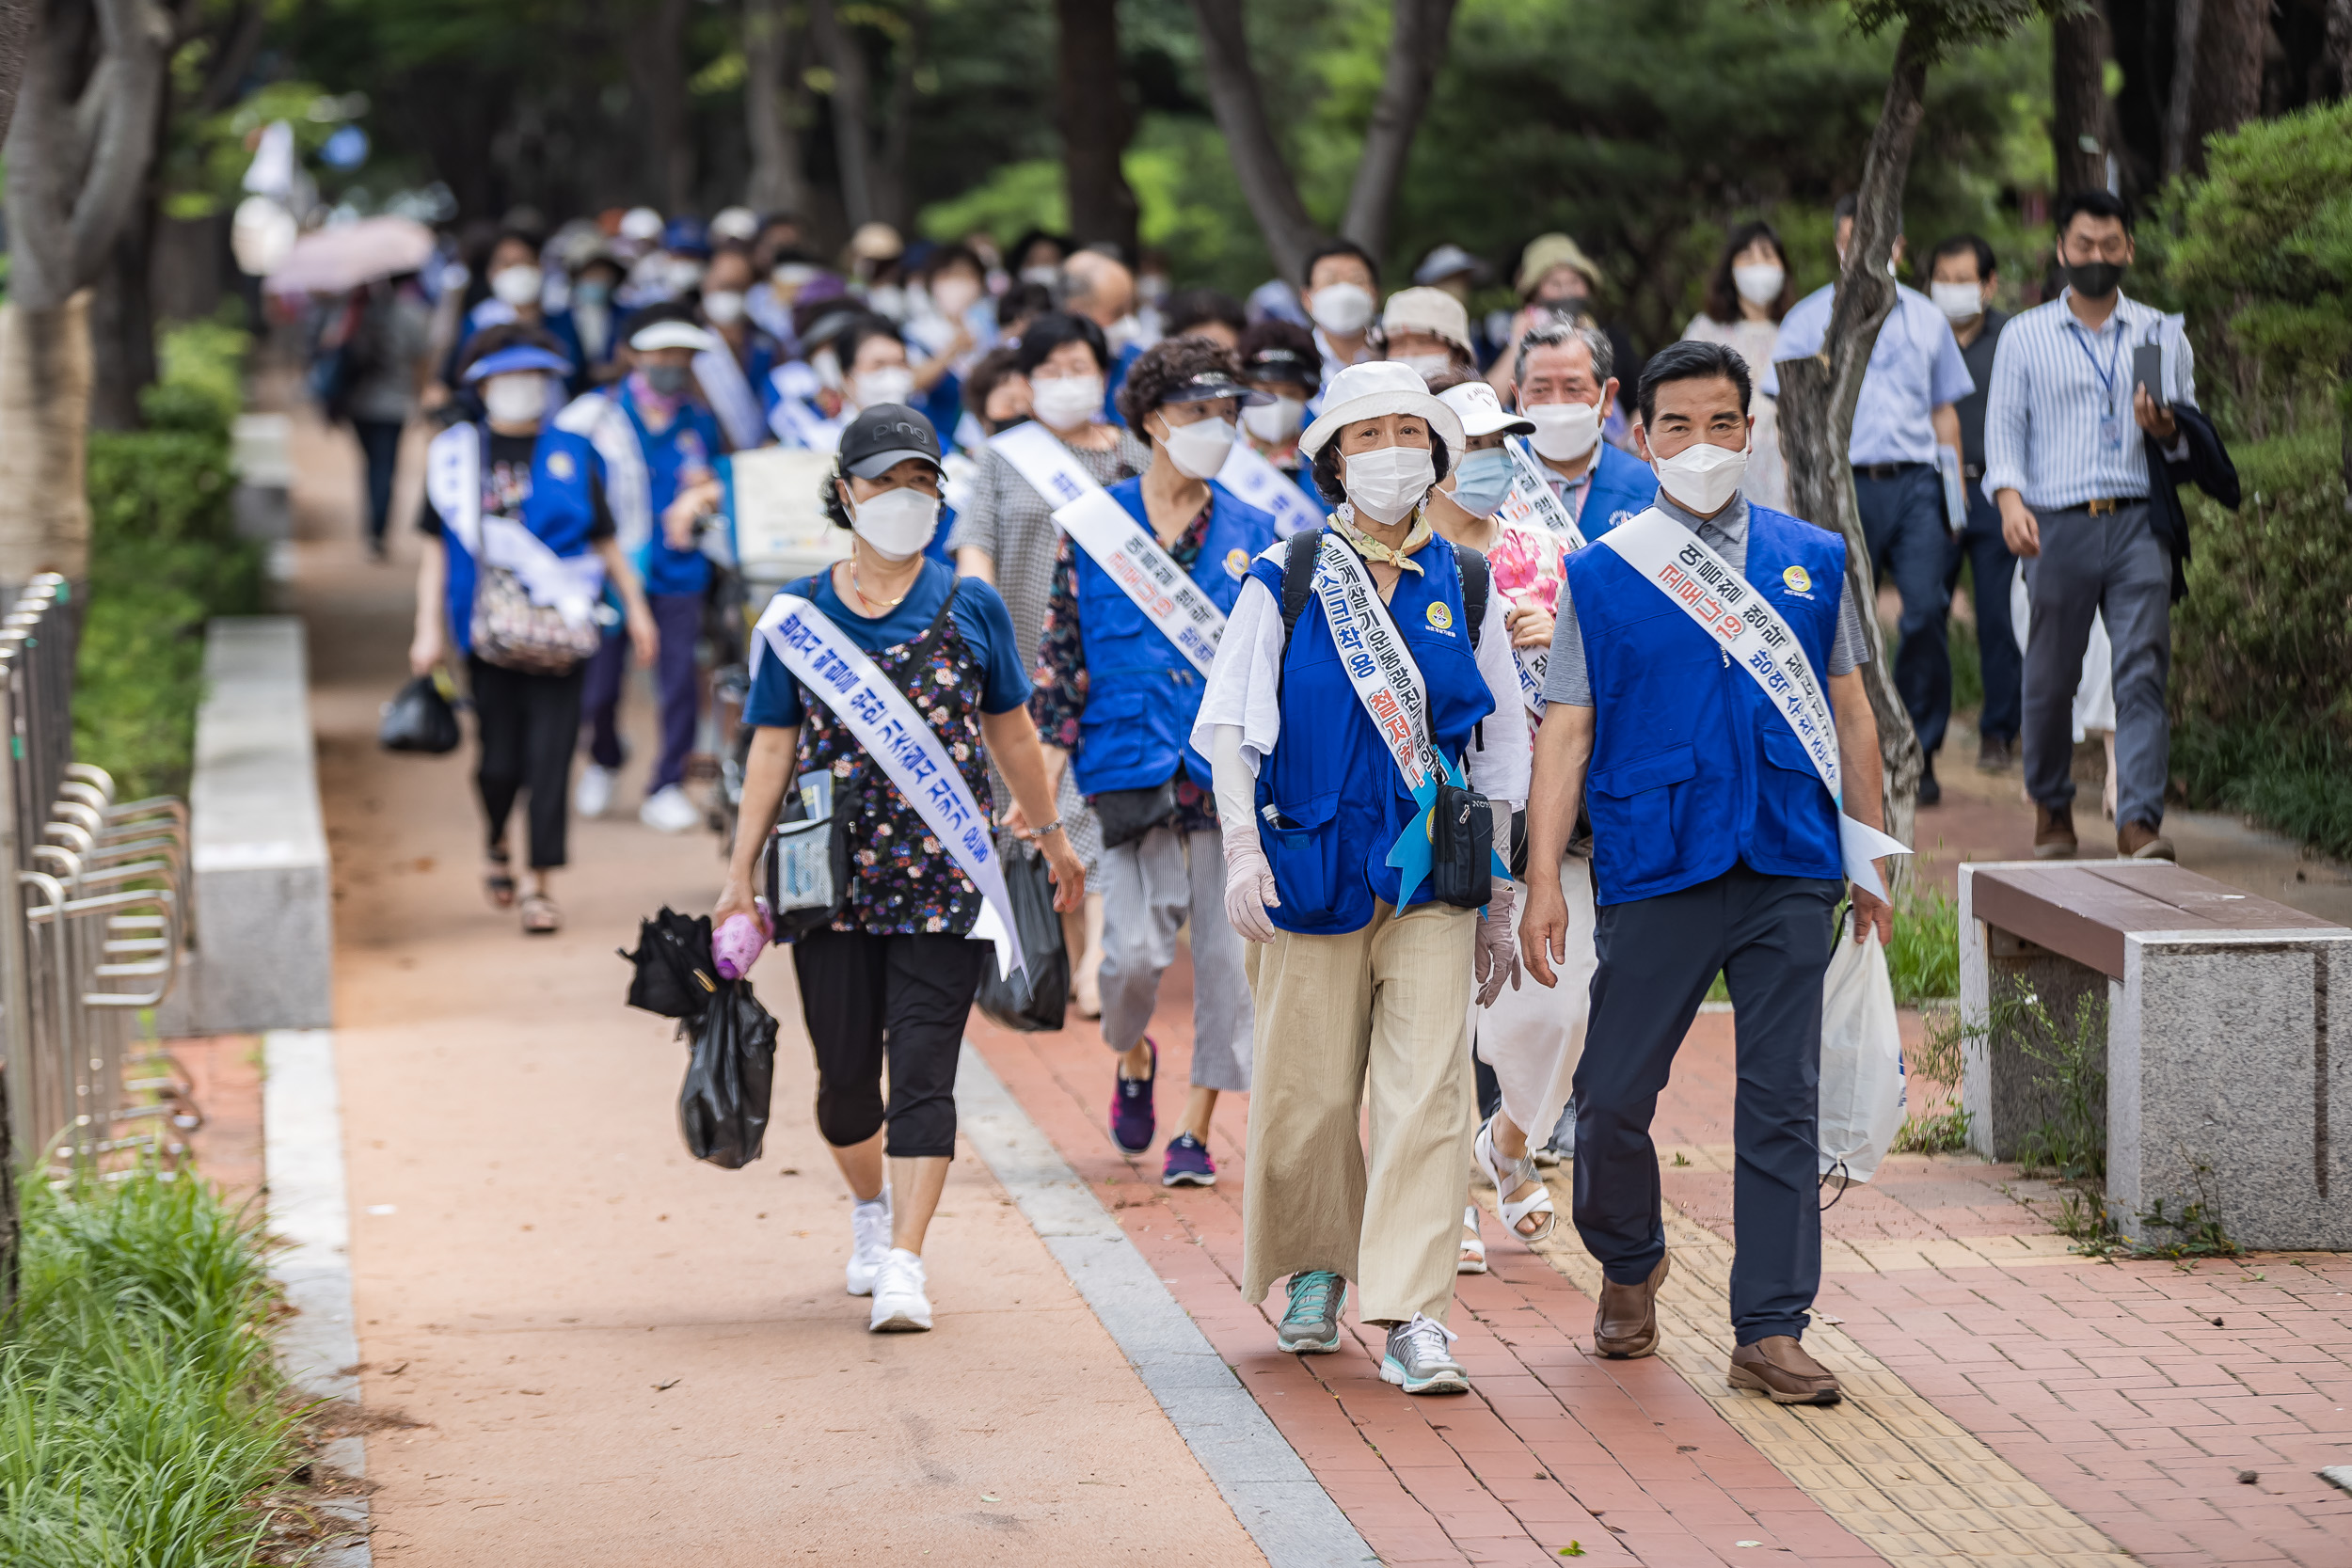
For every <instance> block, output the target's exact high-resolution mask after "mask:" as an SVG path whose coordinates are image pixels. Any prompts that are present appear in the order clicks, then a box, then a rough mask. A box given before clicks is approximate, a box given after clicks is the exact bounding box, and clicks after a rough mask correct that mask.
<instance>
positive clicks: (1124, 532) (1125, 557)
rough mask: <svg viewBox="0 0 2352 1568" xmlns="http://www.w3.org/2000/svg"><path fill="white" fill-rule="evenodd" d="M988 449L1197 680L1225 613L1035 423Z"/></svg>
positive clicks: (1213, 659)
mask: <svg viewBox="0 0 2352 1568" xmlns="http://www.w3.org/2000/svg"><path fill="white" fill-rule="evenodd" d="M989 445H990V446H991V447H993V448H994V449H995V450H996V451H1000V452H1002V453H1003V454H1004V456H1005V460H1006V461H1007V462H1009V463H1010V464H1011V465H1012V466H1013V467H1015V468H1017V469H1019V470H1020V473H1021V477H1022V478H1023V479H1025V480H1027V481H1028V482H1029V483H1030V485H1031V486H1032V487H1033V488H1034V489H1035V490H1036V491H1037V493H1038V494H1039V495H1041V496H1042V497H1044V498H1045V502H1046V504H1047V505H1048V506H1051V507H1052V508H1053V509H1054V522H1055V523H1056V525H1057V526H1058V527H1059V528H1060V529H1061V531H1063V532H1064V533H1067V534H1068V535H1070V537H1071V538H1072V539H1073V540H1075V541H1076V542H1077V545H1078V547H1079V548H1080V549H1082V550H1084V551H1086V552H1087V554H1088V555H1089V556H1091V557H1092V558H1093V560H1094V563H1095V564H1096V565H1097V566H1100V567H1102V568H1103V570H1104V571H1105V572H1107V573H1109V574H1110V578H1111V580H1112V581H1113V582H1115V583H1117V584H1119V587H1120V592H1121V593H1123V594H1126V595H1127V597H1129V598H1130V599H1133V600H1134V601H1135V605H1136V609H1137V610H1142V611H1143V613H1144V617H1145V618H1146V619H1147V620H1149V621H1150V622H1151V623H1152V625H1153V626H1156V627H1158V628H1159V631H1160V635H1162V636H1163V637H1166V638H1167V639H1168V641H1170V642H1173V643H1174V644H1176V651H1177V652H1178V653H1180V654H1183V655H1184V657H1185V659H1186V660H1187V661H1188V662H1189V663H1190V664H1191V665H1192V667H1193V668H1194V669H1196V670H1198V671H1200V673H1201V674H1202V675H1204V676H1205V675H1206V674H1207V673H1209V666H1210V665H1211V664H1214V663H1215V662H1216V641H1217V639H1218V638H1219V637H1221V636H1223V635H1224V632H1225V612H1224V611H1223V610H1219V609H1217V607H1216V601H1215V600H1213V599H1211V598H1210V597H1209V596H1208V594H1204V593H1202V592H1201V591H1200V584H1199V583H1197V582H1195V581H1193V580H1192V577H1191V575H1190V574H1189V573H1187V572H1185V571H1184V568H1183V567H1181V566H1179V565H1177V564H1176V562H1174V561H1172V560H1170V559H1169V558H1168V551H1166V550H1165V549H1162V548H1161V547H1160V542H1159V541H1158V540H1157V539H1154V538H1152V533H1151V531H1150V530H1148V529H1146V528H1145V527H1144V526H1143V525H1142V524H1140V523H1138V522H1136V520H1135V518H1133V517H1132V516H1130V515H1128V514H1127V509H1126V508H1125V507H1123V506H1121V505H1120V504H1119V503H1118V502H1117V501H1115V500H1113V499H1111V494H1110V492H1109V491H1107V490H1105V489H1104V488H1103V487H1102V486H1101V485H1100V484H1097V483H1095V482H1094V476H1093V475H1091V474H1089V473H1088V472H1087V471H1086V470H1085V469H1084V468H1081V467H1078V465H1077V464H1076V463H1075V462H1074V461H1073V459H1072V458H1071V455H1070V449H1069V448H1068V447H1065V446H1063V445H1062V444H1061V443H1060V442H1059V441H1057V440H1056V439H1055V438H1054V436H1053V433H1052V432H1051V431H1049V430H1047V429H1046V428H1045V427H1044V426H1043V425H1041V424H1022V425H1015V426H1013V427H1012V428H1011V429H1010V430H1008V431H1006V432H1005V433H1004V434H1002V435H1001V436H995V437H994V438H993V439H992V440H991V441H990V442H989Z"/></svg>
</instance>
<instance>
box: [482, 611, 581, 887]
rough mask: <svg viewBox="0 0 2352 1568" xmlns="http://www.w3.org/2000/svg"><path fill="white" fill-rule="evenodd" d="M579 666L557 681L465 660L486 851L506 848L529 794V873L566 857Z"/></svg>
mask: <svg viewBox="0 0 2352 1568" xmlns="http://www.w3.org/2000/svg"><path fill="white" fill-rule="evenodd" d="M586 669H587V667H586V666H585V665H580V664H576V665H574V666H572V668H570V669H569V670H566V671H564V673H562V674H560V675H540V674H533V673H531V672H530V671H527V670H508V669H505V668H503V667H501V666H500V665H496V664H492V663H490V662H488V661H487V660H485V659H483V658H481V657H476V656H470V655H469V656H468V658H467V663H466V685H467V688H468V689H469V690H470V691H471V692H472V693H473V714H474V729H475V732H476V734H477V736H478V738H479V739H480V740H481V743H482V760H481V762H480V764H479V765H478V766H477V767H476V768H475V769H474V785H475V787H476V788H477V789H479V790H480V791H481V792H482V815H483V817H484V825H485V828H486V830H487V832H488V834H489V847H491V848H492V849H494V850H497V849H503V848H504V847H505V846H506V821H507V818H508V817H509V816H513V815H514V811H515V797H516V795H517V794H528V795H529V796H530V797H531V801H530V805H529V808H528V815H529V820H530V824H531V846H530V847H531V869H532V870H533V871H549V870H552V869H554V868H555V867H556V866H559V865H562V864H563V863H564V858H565V854H564V851H565V848H566V846H565V844H564V832H565V828H566V826H567V824H568V820H569V813H570V811H571V783H572V751H573V748H575V747H576V746H578V745H579V744H580V685H581V682H582V681H583V680H584V679H585V678H586V677H585V672H586Z"/></svg>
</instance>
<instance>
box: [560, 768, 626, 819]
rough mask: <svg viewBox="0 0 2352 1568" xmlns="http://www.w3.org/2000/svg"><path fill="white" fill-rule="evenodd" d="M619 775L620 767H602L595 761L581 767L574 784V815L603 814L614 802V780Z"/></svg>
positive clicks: (595, 815)
mask: <svg viewBox="0 0 2352 1568" xmlns="http://www.w3.org/2000/svg"><path fill="white" fill-rule="evenodd" d="M619 776H620V770H619V769H618V768H600V767H598V766H597V765H596V764H595V763H593V762H592V763H590V764H589V765H588V766H587V767H585V768H581V769H580V777H579V778H578V779H577V780H575V781H574V782H573V784H572V815H573V816H581V817H591V818H593V817H598V816H603V815H604V814H605V810H606V808H607V807H609V806H611V805H612V781H613V780H614V779H616V778H618V777H619Z"/></svg>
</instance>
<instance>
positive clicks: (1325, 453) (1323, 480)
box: [1309, 430, 1453, 506]
mask: <svg viewBox="0 0 2352 1568" xmlns="http://www.w3.org/2000/svg"><path fill="white" fill-rule="evenodd" d="M1429 464H1430V467H1433V468H1435V469H1436V470H1437V479H1436V480H1435V481H1432V483H1439V482H1442V481H1443V480H1444V479H1445V476H1446V470H1447V469H1448V468H1450V467H1453V463H1452V461H1451V460H1450V459H1449V458H1448V457H1447V455H1446V450H1445V437H1444V436H1440V435H1438V433H1437V432H1436V431H1434V430H1433V431H1431V432H1430V433H1429ZM1309 471H1310V472H1311V474H1312V475H1313V477H1314V482H1315V488H1316V489H1317V490H1319V491H1321V492H1322V493H1323V499H1325V500H1327V501H1329V502H1330V503H1331V504H1332V505H1333V506H1337V505H1339V504H1340V502H1342V501H1343V500H1345V499H1347V486H1346V485H1345V484H1343V483H1341V482H1340V438H1339V436H1338V435H1337V434H1336V433H1334V434H1333V436H1332V437H1331V438H1330V439H1329V440H1328V441H1326V442H1324V443H1323V450H1322V451H1318V452H1316V453H1315V464H1314V467H1313V468H1311V470H1309Z"/></svg>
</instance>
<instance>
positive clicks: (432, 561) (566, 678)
mask: <svg viewBox="0 0 2352 1568" xmlns="http://www.w3.org/2000/svg"><path fill="white" fill-rule="evenodd" d="M462 364H463V369H462V370H461V372H459V384H460V385H461V386H464V387H467V388H472V389H473V390H475V391H477V392H478V393H479V394H480V397H481V401H482V404H483V405H484V406H485V408H486V409H487V410H488V417H487V418H486V419H485V420H483V421H482V422H481V423H478V424H475V423H465V424H456V425H452V426H451V427H450V428H449V429H447V430H444V431H442V432H441V434H440V435H439V436H437V437H435V439H434V443H433V453H432V456H431V458H430V459H428V463H427V467H428V470H429V475H428V479H427V483H426V493H425V504H424V509H423V513H422V515H421V517H420V518H419V526H420V527H421V530H422V531H423V532H424V533H425V535H426V540H425V548H424V554H423V557H422V560H421V563H420V565H419V567H418V570H417V625H416V636H415V639H414V641H411V642H410V644H409V647H408V664H409V668H410V669H411V670H413V671H414V672H415V673H418V674H420V675H421V674H426V673H430V672H431V671H432V669H433V668H434V666H435V665H437V664H438V663H440V662H441V660H442V658H443V657H444V656H445V654H446V653H447V651H448V648H449V646H450V644H451V643H452V642H454V643H455V645H456V647H457V651H458V652H459V653H461V654H463V655H465V656H466V671H467V682H466V684H467V687H468V689H469V690H470V691H471V693H472V696H473V710H474V724H475V730H476V735H477V739H478V740H479V741H480V743H481V748H482V760H481V763H480V765H479V766H478V768H476V770H475V774H474V782H475V784H476V786H477V787H478V788H479V789H480V791H481V795H482V813H483V816H484V818H485V823H486V827H487V833H486V844H487V848H486V850H485V857H486V860H487V869H486V870H485V875H484V879H483V883H484V887H485V891H486V892H487V893H488V894H489V895H490V902H491V903H492V904H494V905H496V906H497V907H498V908H500V909H505V908H508V907H510V906H512V905H513V904H514V903H515V902H516V885H515V876H514V871H513V863H512V861H511V859H510V857H509V854H508V851H507V847H506V821H507V817H508V816H510V815H511V814H512V812H513V811H514V808H515V798H516V795H517V794H523V793H527V794H528V795H529V796H530V798H531V800H530V806H529V820H530V833H531V844H530V850H531V868H530V872H529V874H528V876H526V877H525V878H524V879H523V888H522V925H523V929H524V930H525V931H526V932H528V933H530V934H532V935H533V936H547V935H551V934H553V933H554V932H555V931H556V930H558V929H560V928H561V927H562V925H563V916H562V915H561V913H560V912H559V911H557V909H556V907H555V901H554V899H553V898H552V897H551V896H550V895H549V894H548V874H549V873H550V872H552V871H553V870H554V869H555V868H556V867H557V866H560V865H562V864H564V858H565V857H564V830H565V827H566V823H565V820H564V805H565V801H564V796H565V793H566V791H567V789H568V787H569V784H570V777H569V776H570V773H571V763H572V748H573V746H574V744H575V743H576V741H577V738H578V736H579V735H580V683H581V677H582V672H583V669H584V662H583V663H582V664H574V665H572V666H571V667H570V668H568V669H564V670H556V671H550V670H548V669H546V668H544V667H537V668H517V667H514V661H512V660H509V661H508V662H499V661H498V660H499V657H500V656H499V655H498V654H497V652H496V650H495V649H490V648H478V647H477V646H476V645H475V638H474V619H475V608H476V604H475V589H476V587H477V585H478V583H479V581H480V579H481V574H482V562H481V561H480V560H479V559H478V558H479V556H480V555H481V554H482V553H483V539H484V537H485V524H493V525H494V524H495V523H496V522H498V521H501V520H502V521H505V522H509V523H520V524H521V525H522V527H523V528H524V529H526V530H528V531H529V532H530V534H531V536H532V538H534V539H536V540H537V541H538V542H539V543H540V544H541V545H542V546H545V547H546V550H547V551H548V552H549V553H550V554H551V556H552V557H553V560H554V562H556V564H555V565H554V566H553V567H552V568H550V567H549V563H548V560H547V559H546V558H545V557H541V556H538V555H537V554H536V552H531V554H532V559H530V560H528V561H525V562H523V563H522V569H521V570H518V571H516V578H517V579H518V580H519V581H520V582H521V583H522V584H523V585H524V586H525V587H527V588H528V589H530V590H531V591H532V597H533V598H534V600H536V599H538V598H539V597H540V596H541V595H542V594H545V593H546V592H547V591H548V588H549V586H551V585H550V583H549V580H548V578H549V573H550V571H551V572H552V573H553V574H554V575H556V576H559V577H560V576H561V575H563V574H566V573H568V574H572V575H574V576H576V577H577V578H579V582H580V593H581V594H582V598H583V600H584V601H586V602H593V600H594V596H595V594H594V589H593V585H592V584H591V582H590V581H589V579H590V578H593V577H594V576H595V574H596V566H597V565H598V564H600V565H601V568H602V574H603V577H604V579H605V580H606V581H608V582H610V583H611V584H612V588H613V589H614V590H615V592H617V593H618V594H619V595H620V599H621V603H622V604H623V605H624V606H625V607H626V610H627V616H628V640H629V641H630V642H631V643H633V644H634V645H635V648H636V651H637V657H638V661H639V662H640V663H648V662H651V660H652V658H653V657H654V651H655V646H656V644H657V642H658V641H660V638H659V634H658V633H657V632H656V630H655V628H654V622H653V617H652V614H651V613H650V612H649V611H648V610H647V609H646V607H645V595H644V591H643V590H642V589H640V588H639V586H638V583H637V574H636V572H635V570H634V569H633V568H632V567H631V566H630V564H629V560H628V552H626V551H625V550H623V549H622V548H621V546H620V543H619V541H618V540H617V539H616V538H615V537H614V533H613V523H612V511H611V509H610V508H609V507H608V506H607V505H606V502H605V497H604V487H603V486H602V485H601V484H600V483H597V482H596V479H595V477H594V475H593V473H592V472H591V467H590V464H589V461H588V459H587V457H586V456H585V455H583V453H582V452H581V451H580V448H579V446H578V445H577V443H576V441H575V438H573V437H569V436H564V435H563V434H561V433H559V432H557V431H554V430H552V429H550V428H548V427H547V425H546V420H547V416H548V410H549V409H550V408H552V407H553V406H554V405H555V402H556V400H557V398H558V397H559V396H560V393H561V390H562V385H563V378H564V377H565V376H567V375H568V374H570V373H571V362H570V361H569V360H568V359H566V358H565V357H564V353H563V351H562V349H561V347H560V346H559V345H558V344H557V343H556V342H555V341H554V340H553V339H551V338H549V337H548V335H547V334H546V333H543V332H539V331H536V330H533V329H532V328H531V327H527V326H518V325H512V324H509V325H502V326H490V327H485V328H484V329H483V330H482V331H481V332H478V333H476V334H475V335H474V339H473V341H472V342H471V343H469V345H468V347H467V351H466V356H465V358H464V360H463V361H462ZM465 448H470V449H471V450H460V449H465ZM450 480H454V481H455V482H456V483H458V484H460V485H462V484H464V483H471V484H472V485H473V486H474V487H475V489H476V491H478V494H472V495H469V494H467V493H466V492H465V491H464V490H462V489H455V488H453V486H452V484H451V483H449V481H450ZM521 553H522V552H517V551H516V550H515V549H514V548H513V547H512V546H511V545H509V546H507V547H505V548H503V549H501V551H500V555H501V556H504V557H506V558H507V559H509V560H515V559H519V556H520V554H521ZM497 559H498V557H496V556H494V557H493V560H497ZM592 562H594V564H592ZM509 569H513V568H511V567H510V568H509ZM553 586H559V587H560V586H562V584H560V583H558V584H554V585H553ZM485 655H487V656H489V657H485ZM534 662H536V661H534Z"/></svg>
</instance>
